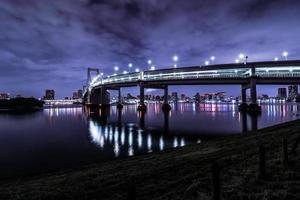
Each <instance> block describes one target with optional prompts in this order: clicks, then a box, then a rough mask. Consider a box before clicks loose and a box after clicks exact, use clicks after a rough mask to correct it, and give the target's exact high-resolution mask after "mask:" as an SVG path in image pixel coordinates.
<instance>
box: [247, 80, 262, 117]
mask: <svg viewBox="0 0 300 200" xmlns="http://www.w3.org/2000/svg"><path fill="white" fill-rule="evenodd" d="M250 95H251V104H250V105H249V108H248V110H249V111H251V112H253V111H254V112H260V111H261V107H260V106H259V105H258V104H257V94H256V78H255V77H251V79H250Z"/></svg>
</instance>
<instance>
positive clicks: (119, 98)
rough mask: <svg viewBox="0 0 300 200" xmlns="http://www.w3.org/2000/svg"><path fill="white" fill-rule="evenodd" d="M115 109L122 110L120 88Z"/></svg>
mask: <svg viewBox="0 0 300 200" xmlns="http://www.w3.org/2000/svg"><path fill="white" fill-rule="evenodd" d="M117 108H118V109H122V108H123V102H122V94H121V88H119V89H118V104H117Z"/></svg>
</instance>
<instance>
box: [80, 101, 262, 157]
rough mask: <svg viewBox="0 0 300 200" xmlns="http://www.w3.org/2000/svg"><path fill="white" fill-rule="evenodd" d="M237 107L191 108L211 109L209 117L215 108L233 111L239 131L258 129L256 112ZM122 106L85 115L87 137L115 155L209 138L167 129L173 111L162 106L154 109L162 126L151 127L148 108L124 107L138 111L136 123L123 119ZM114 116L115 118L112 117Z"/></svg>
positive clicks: (163, 148)
mask: <svg viewBox="0 0 300 200" xmlns="http://www.w3.org/2000/svg"><path fill="white" fill-rule="evenodd" d="M177 106H178V107H180V109H179V112H183V111H184V110H185V109H188V108H185V107H186V106H187V105H177ZM154 107H155V105H154ZM173 109H176V107H173ZM232 109H233V110H232ZM236 109H237V108H236V106H232V107H231V108H228V105H227V108H226V106H225V107H224V106H220V105H197V104H195V105H193V112H195V113H197V112H201V111H206V112H210V113H211V114H212V115H211V116H212V117H213V116H214V115H215V114H216V113H217V112H222V111H221V110H223V111H224V112H226V113H228V112H229V113H230V112H232V113H234V115H238V123H239V124H240V128H241V129H240V130H241V131H240V133H246V132H249V131H255V130H257V129H258V121H259V120H260V116H259V115H258V114H249V113H245V112H237V111H236ZM125 110H126V109H123V110H119V109H116V110H115V112H114V111H112V109H106V110H105V109H104V110H97V109H95V110H94V111H91V110H86V113H87V115H88V126H89V133H90V140H91V141H92V142H93V143H94V144H96V145H97V146H98V147H99V148H100V149H101V150H106V151H110V152H112V153H113V154H114V156H115V157H120V156H122V157H124V156H132V155H138V154H142V153H147V152H153V151H162V150H165V149H169V148H174V147H181V146H185V145H187V144H196V143H200V142H201V141H203V140H206V139H209V137H208V136H207V135H201V133H199V135H188V134H175V133H174V131H172V130H170V118H172V112H161V109H157V111H159V112H160V115H163V120H162V124H163V127H160V126H157V124H156V127H153V126H148V125H147V126H146V124H147V123H149V122H147V116H146V115H147V114H150V115H151V112H150V113H149V112H147V113H144V112H136V109H134V107H133V108H127V112H130V110H133V111H134V112H135V113H136V115H137V120H136V122H135V123H128V122H127V121H126V115H125V116H124V112H125ZM149 110H152V111H153V112H154V113H155V112H156V111H155V109H149ZM214 113H215V114H214ZM173 114H174V113H173ZM114 115H117V116H114ZM114 117H115V118H114ZM113 119H117V120H116V121H114V120H113ZM172 125H173V124H172ZM172 125H171V126H172ZM191 126H193V125H191Z"/></svg>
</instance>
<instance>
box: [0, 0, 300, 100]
mask: <svg viewBox="0 0 300 200" xmlns="http://www.w3.org/2000/svg"><path fill="white" fill-rule="evenodd" d="M299 44H300V1H299V0H273V1H271V0H270V1H268V0H238V1H236V0H224V1H221V0H219V1H217V0H176V1H175V0H144V1H142V0H140V1H137V0H136V1H131V0H77V1H76V0H57V1H52V0H1V1H0V92H10V93H12V94H22V95H24V96H36V97H41V96H43V94H44V90H45V89H46V88H51V89H55V90H56V93H57V96H58V97H64V96H70V95H71V93H72V92H73V91H74V90H77V89H79V88H82V86H83V85H84V84H85V82H86V68H87V67H97V68H100V69H101V71H103V72H104V74H106V75H110V74H112V73H114V72H113V67H114V66H115V65H117V66H119V67H120V70H121V71H123V70H128V63H133V66H134V67H133V68H135V67H136V66H138V67H139V68H144V69H146V68H147V67H148V66H147V60H148V59H151V60H152V61H153V64H154V65H155V66H156V68H162V67H168V66H171V65H172V64H173V61H172V56H173V55H175V54H176V55H178V57H179V61H178V65H179V66H188V65H200V64H203V63H204V61H205V60H207V59H209V58H210V57H211V56H215V57H216V60H215V63H229V62H234V60H235V59H236V58H237V56H238V55H239V53H244V54H246V55H248V56H249V61H259V60H273V59H274V57H279V58H280V57H281V53H282V52H283V51H288V52H289V56H288V58H289V59H300V57H299V56H298V53H299V52H300V45H299ZM276 87H277V86H276ZM186 88H187V87H186ZM199 88H202V89H200V90H199ZM231 88H233V89H234V88H239V86H236V87H231ZM231 88H229V87H220V86H218V87H206V88H205V89H203V87H197V88H196V87H195V88H193V89H192V90H191V89H190V90H189V92H195V91H200V92H205V91H212V92H213V91H215V90H218V91H220V90H225V91H228V92H229V94H238V93H239V92H240V91H239V90H238V89H237V90H233V89H231ZM181 89H182V91H184V88H181ZM186 90H187V91H188V89H186ZM171 91H172V90H171ZM262 92H270V93H274V94H275V92H276V90H275V87H274V86H273V87H272V86H269V87H263V88H260V89H259V90H258V93H259V94H261V93H262Z"/></svg>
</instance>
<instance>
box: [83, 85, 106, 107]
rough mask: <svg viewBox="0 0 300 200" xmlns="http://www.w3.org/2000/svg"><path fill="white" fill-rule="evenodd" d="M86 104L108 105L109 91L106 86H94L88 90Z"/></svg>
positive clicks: (92, 105) (94, 105)
mask: <svg viewBox="0 0 300 200" xmlns="http://www.w3.org/2000/svg"><path fill="white" fill-rule="evenodd" d="M87 105H88V106H91V107H100V108H104V107H108V106H109V93H108V91H107V90H106V88H104V87H101V88H95V89H92V90H91V91H90V94H89V95H88V99H87Z"/></svg>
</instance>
